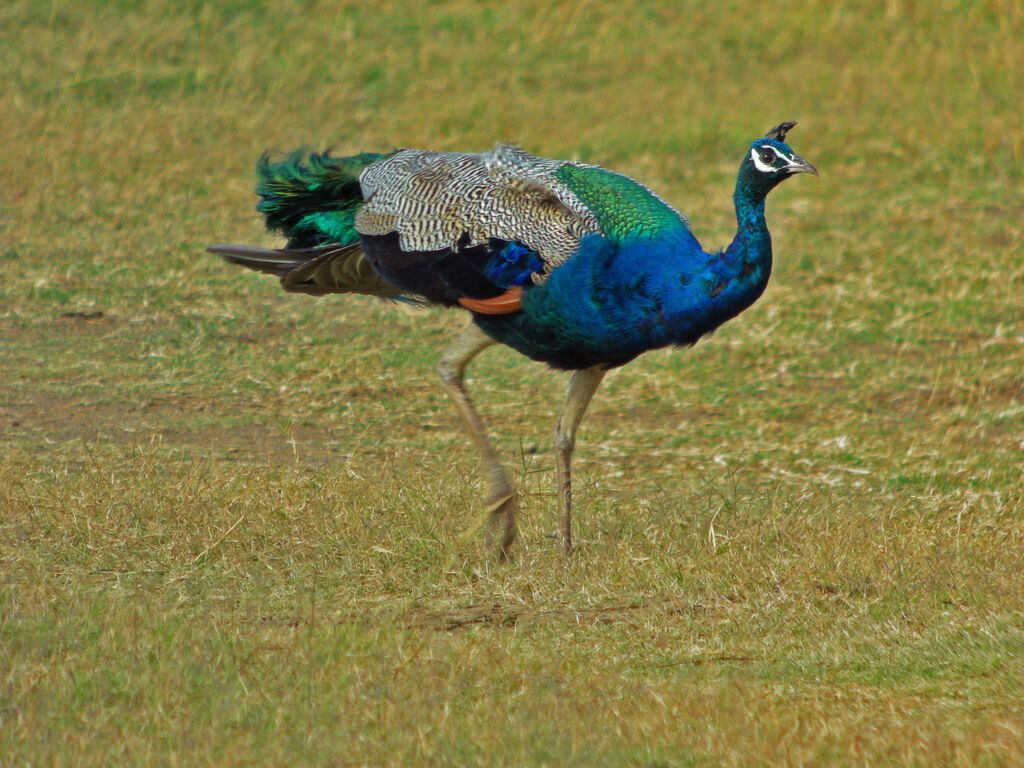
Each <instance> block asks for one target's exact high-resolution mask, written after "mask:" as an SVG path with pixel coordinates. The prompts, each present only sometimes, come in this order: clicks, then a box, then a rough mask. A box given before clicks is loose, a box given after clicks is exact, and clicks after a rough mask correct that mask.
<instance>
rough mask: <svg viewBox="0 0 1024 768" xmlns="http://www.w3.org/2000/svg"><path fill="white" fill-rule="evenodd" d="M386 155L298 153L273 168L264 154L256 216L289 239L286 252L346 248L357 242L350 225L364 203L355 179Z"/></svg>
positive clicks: (259, 172) (283, 159)
mask: <svg viewBox="0 0 1024 768" xmlns="http://www.w3.org/2000/svg"><path fill="white" fill-rule="evenodd" d="M390 154H392V153H388V154H376V153H372V152H364V153H362V154H359V155H353V156H351V157H333V156H332V155H331V154H330V152H324V153H322V154H319V153H309V154H307V153H306V152H305V151H304V150H298V151H296V152H292V153H291V154H289V155H286V156H285V157H284V158H282V159H281V160H279V161H276V162H272V161H271V160H270V158H269V156H268V155H266V154H264V155H263V156H262V157H261V158H260V161H259V164H258V166H257V174H258V176H259V183H258V184H257V186H256V193H257V194H258V195H259V196H260V202H259V203H258V204H257V205H256V210H258V211H259V212H260V213H262V214H263V215H264V217H265V218H266V223H267V229H269V230H270V231H272V232H280V233H282V234H283V235H284V236H285V237H287V238H288V247H289V248H310V247H313V246H317V245H325V244H327V243H338V244H340V245H350V244H352V243H354V242H356V240H358V237H359V236H358V234H357V233H356V230H355V226H354V225H353V220H354V219H355V214H356V209H357V208H358V207H359V206H360V205H361V204H362V202H363V197H362V193H361V192H360V188H359V173H360V171H362V170H363V168H365V167H366V166H367V165H370V164H371V163H374V162H376V161H378V160H381V159H383V158H385V157H389V156H390Z"/></svg>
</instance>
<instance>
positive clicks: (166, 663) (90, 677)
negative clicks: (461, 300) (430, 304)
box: [0, 0, 1024, 766]
mask: <svg viewBox="0 0 1024 768" xmlns="http://www.w3.org/2000/svg"><path fill="white" fill-rule="evenodd" d="M1018 6H1019V3H1012V2H1006V1H1004V0H985V1H984V2H977V3H959V2H942V3H937V4H933V5H928V6H925V5H921V6H920V7H918V6H917V5H915V4H913V3H902V2H893V1H887V2H882V1H881V0H878V1H877V2H873V1H872V2H869V1H867V0H864V1H863V2H856V3H853V4H847V5H846V6H836V5H835V4H831V5H829V4H820V3H819V4H813V3H812V4H809V5H806V6H804V7H787V8H785V9H780V8H779V7H777V6H769V5H764V4H758V3H753V2H748V1H747V0H735V1H731V2H722V3H718V4H715V5H713V6H712V5H709V4H701V3H696V2H682V3H667V2H664V3H663V2H651V3H642V4H634V5H629V4H623V3H621V2H619V3H612V2H605V1H604V0H601V1H599V2H589V3H567V4H565V3H563V4H551V3H547V4H545V3H540V2H534V1H533V0H529V1H528V2H515V3H505V4H504V5H501V6H500V7H498V6H495V5H491V4H479V3H468V2H465V1H464V0H446V1H444V2H427V1H426V0H424V1H423V2H419V1H418V0H417V1H416V2H402V3H399V2H391V1H390V0H388V1H386V2H383V3H378V4H376V5H375V6H371V5H368V4H365V3H364V4H355V3H342V4H340V5H339V4H333V5H331V4H317V3H307V2H285V3H276V4H269V3H259V2H233V3H206V2H187V3H175V4H172V3H167V2H159V1H158V2H149V3H136V2H119V3H110V2H78V3H69V2H59V1H58V2H45V3H44V2H36V1H35V0H13V2H7V3H5V4H3V5H2V7H0V72H2V74H3V77H0V114H2V115H3V116H4V119H3V120H0V145H2V146H3V147H4V151H3V152H2V153H0V175H2V178H3V193H2V194H0V512H2V514H0V670H3V673H2V674H0V764H2V765H37V764H53V765H111V764H116V765H120V764H124V765H168V764H179V765H200V766H201V765H217V766H230V765H254V764H266V765H278V764H292V765H325V764H326V765H375V766H376V765H459V766H465V765H531V766H532V765H538V766H539V765H588V766H590V765H637V766H639V765H643V766H723V765H725V766H758V765H766V766H767V765H773V766H774V765H864V764H868V765H884V764H894V765H920V766H933V765H950V766H1013V765H1019V764H1021V763H1024V747H1022V744H1024V739H1022V734H1024V707H1022V706H1021V703H1020V702H1021V701H1022V700H1024V691H1022V686H1021V680H1024V662H1022V659H1024V620H1022V618H1021V617H1022V616H1024V588H1022V582H1021V579H1020V573H1019V571H1020V567H1019V566H1020V553H1021V551H1022V548H1024V495H1022V492H1021V466H1022V463H1021V462H1022V450H1024V385H1022V383H1021V382H1022V379H1021V369H1022V363H1024V319H1022V314H1021V296H1022V294H1024V247H1022V245H1024V197H1022V195H1021V181H1022V173H1021V169H1022V160H1024V128H1022V124H1021V120H1020V109H1019V107H1020V99H1019V94H1020V93H1021V92H1022V90H1024V87H1022V83H1021V72H1024V58H1022V50H1024V49H1022V47H1021V44H1020V41H1021V39H1022V36H1024V11H1022V10H1021V9H1020V8H1019V7H1018ZM788 119H797V120H799V121H800V125H799V127H798V128H797V129H796V130H795V131H794V132H793V133H792V134H791V137H790V138H791V141H792V145H793V147H794V148H795V149H796V150H797V151H798V152H799V153H800V154H801V155H802V156H804V157H806V158H807V159H808V160H810V161H811V162H813V163H814V164H815V165H816V166H817V167H818V168H819V169H820V170H821V174H822V175H821V177H820V178H819V179H811V178H800V179H798V180H795V181H793V182H790V183H789V184H787V185H785V186H784V187H783V188H781V189H780V190H779V191H778V192H776V193H774V194H773V195H772V197H771V199H770V200H769V202H768V218H769V224H770V226H771V229H772V234H773V240H774V243H775V251H776V263H775V267H774V274H773V276H772V282H771V284H770V285H769V288H768V290H767V292H766V294H765V296H764V297H763V298H762V299H761V301H760V302H759V303H758V304H757V305H755V306H754V307H753V308H751V309H750V310H749V311H748V312H746V313H744V314H743V315H742V316H741V317H740V318H738V319H736V320H734V321H733V322H731V323H729V324H728V325H727V326H725V327H723V328H722V329H720V330H719V331H718V332H717V333H716V334H715V335H714V336H713V337H712V338H710V339H708V340H706V341H704V342H702V343H700V344H699V345H697V346H696V347H694V348H693V349H691V350H686V351H668V350H666V351H658V352H654V353H649V354H647V355H645V356H643V357H641V358H640V359H638V360H637V361H635V362H633V363H632V364H630V365H629V366H627V367H625V368H623V369H622V370H619V371H617V372H615V373H613V374H611V375H609V377H608V378H607V380H606V381H605V383H604V385H603V386H602V388H601V390H600V391H599V393H598V395H597V397H596V399H595V401H594V403H593V405H592V407H591V410H590V412H589V413H588V415H587V418H586V419H585V421H584V423H583V426H582V429H581V432H580V439H579V442H578V446H577V453H576V469H577V474H576V476H575V479H576V481H577V485H576V499H577V512H576V519H575V530H576V533H577V537H578V551H577V553H576V555H575V556H574V557H573V558H572V559H568V560H567V559H565V558H564V557H562V555H561V553H560V549H559V546H558V542H557V540H556V539H553V538H551V534H552V533H553V532H554V531H555V530H556V528H557V520H556V519H555V518H556V510H555V506H556V505H555V498H554V495H553V461H552V456H551V449H550V429H551V420H552V418H553V416H554V413H555V411H556V409H557V408H558V406H559V404H560V402H561V398H562V396H563V390H564V387H565V385H566V377H565V375H564V374H560V373H554V372H551V371H547V370H545V369H544V368H543V367H541V366H538V365H536V364H534V363H531V362H529V361H527V360H525V359H524V358H522V357H519V356H517V355H516V354H515V353H513V352H511V351H510V350H507V349H493V350H489V351H488V352H486V353H485V354H484V355H482V356H481V358H480V359H479V360H478V361H476V362H474V365H473V367H472V368H471V370H470V375H471V383H470V386H471V390H472V392H473V393H474V395H475V397H476V398H477V401H478V403H479V405H480V408H481V410H482V411H483V413H484V414H485V416H486V417H487V419H488V421H489V422H490V424H491V428H492V429H491V431H492V433H493V436H494V438H495V441H496V444H497V445H498V447H499V449H500V450H501V451H502V453H503V455H505V456H506V457H508V461H507V463H508V465H509V466H510V467H511V468H512V470H513V471H514V473H515V475H516V478H517V480H518V481H519V483H520V486H521V490H522V510H521V517H520V539H519V542H518V544H517V546H516V548H515V550H514V556H513V558H512V562H510V563H508V564H505V565H498V564H497V563H495V562H493V560H492V558H491V557H490V553H489V552H487V551H485V550H484V549H483V547H482V544H481V537H480V536H479V535H477V534H476V533H473V530H474V526H475V525H476V524H477V522H478V520H479V517H480V515H481V514H482V513H483V506H482V498H481V496H482V495H483V494H484V493H485V490H486V485H485V482H484V480H483V479H482V478H480V477H479V476H478V475H477V473H476V470H477V459H476V457H475V455H474V453H473V450H472V448H471V446H470V445H469V442H468V440H467V439H466V437H465V436H464V435H463V434H462V433H461V431H460V430H459V426H458V423H457V420H456V417H455V414H454V412H453V410H452V409H451V406H450V405H449V403H448V402H447V401H446V398H445V396H444V393H443V392H442V390H441V387H440V385H439V384H438V382H437V381H436V375H435V361H436V357H437V355H438V354H439V353H440V351H441V350H442V349H443V348H444V346H445V345H446V344H447V339H448V338H449V337H450V336H451V335H452V334H453V333H454V332H456V331H457V330H458V329H459V328H460V327H461V324H462V322H463V319H462V318H461V317H460V315H459V314H458V313H457V312H441V311H437V312H423V311H417V310H409V309H407V308H402V307H396V306H392V305H388V304H385V303H381V302H378V301H374V300H371V299H366V298H362V297H329V298H325V299H319V300H318V299H312V298H309V297H303V296H294V295H285V294H283V293H282V292H281V291H280V290H279V288H278V287H277V285H276V284H275V282H274V281H273V280H272V279H270V278H261V277H260V276H257V275H253V274H248V273H247V274H243V273H242V272H241V271H239V270H236V269H233V268H230V267H228V266H226V265H224V264H223V263H222V262H220V261H219V260H218V259H216V258H214V257H211V256H210V255H208V254H205V253H204V252H203V248H204V247H205V246H206V245H208V244H211V243H215V242H223V241H236V242H252V243H256V244H267V243H271V242H273V241H272V240H271V238H269V236H267V235H266V234H265V233H264V232H263V231H262V228H261V224H260V222H259V220H258V218H257V215H256V213H255V211H254V210H253V206H254V204H255V197H254V195H253V192H252V187H253V184H254V174H253V167H254V163H255V160H256V158H257V157H258V155H259V153H260V152H261V151H263V150H264V149H268V148H269V149H283V150H287V149H291V148H292V147H295V146H299V145H306V146H309V147H312V148H317V149H319V148H323V147H327V146H330V147H333V148H334V149H335V151H336V152H338V153H343V152H353V153H354V152H359V151H384V150H389V149H391V148H393V147H395V146H411V147H425V148H434V149H452V150H471V151H477V150H484V149H487V148H489V147H491V146H493V144H494V142H495V141H504V142H512V143H518V144H520V145H522V146H523V147H524V148H525V149H527V150H528V151H531V152H533V153H537V154H541V155H545V156H551V157H565V158H573V159H579V160H584V161H589V162H595V163H599V164H601V165H604V166H607V167H612V168H614V169H616V170H620V171H622V172H624V173H627V174H629V175H631V176H635V177H636V178H638V179H640V180H641V181H643V182H644V183H646V184H647V185H649V186H650V187H652V188H653V189H655V190H656V191H657V192H658V193H659V194H661V195H663V196H664V197H666V198H667V199H669V200H671V201H672V202H673V203H674V204H675V205H677V207H679V208H680V209H681V210H682V211H684V212H685V213H686V214H687V215H688V216H689V218H690V219H691V221H692V222H693V225H694V231H695V233H696V234H697V236H698V237H699V238H700V239H701V241H702V242H703V243H704V244H705V246H707V247H709V248H710V247H718V246H721V245H724V244H725V243H727V242H728V240H729V238H730V236H731V230H732V227H733V226H734V217H733V211H732V207H731V202H730V197H729V196H730V194H731V192H732V185H733V182H734V178H735V175H734V174H735V170H736V167H737V165H738V162H739V159H740V157H741V155H742V151H743V148H744V147H745V146H746V145H747V143H748V142H749V141H751V140H752V139H754V138H756V137H757V136H758V135H760V134H762V133H763V132H764V131H765V130H767V129H768V128H769V127H770V126H772V125H775V124H777V123H778V122H780V121H781V120H788ZM467 531H470V533H469V535H467V534H466V532H467Z"/></svg>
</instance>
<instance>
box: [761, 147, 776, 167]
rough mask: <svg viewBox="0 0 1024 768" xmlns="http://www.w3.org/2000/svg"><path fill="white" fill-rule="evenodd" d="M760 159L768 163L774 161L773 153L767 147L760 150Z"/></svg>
mask: <svg viewBox="0 0 1024 768" xmlns="http://www.w3.org/2000/svg"><path fill="white" fill-rule="evenodd" d="M761 161H762V162H764V163H769V164H770V163H774V162H775V153H774V152H772V151H770V150H767V149H766V150H762V151H761Z"/></svg>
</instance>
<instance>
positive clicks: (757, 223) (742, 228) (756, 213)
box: [725, 177, 772, 301]
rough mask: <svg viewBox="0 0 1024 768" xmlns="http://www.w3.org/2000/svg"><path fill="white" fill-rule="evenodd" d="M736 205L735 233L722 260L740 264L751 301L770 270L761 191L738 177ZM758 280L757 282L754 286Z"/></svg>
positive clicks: (770, 240)
mask: <svg viewBox="0 0 1024 768" xmlns="http://www.w3.org/2000/svg"><path fill="white" fill-rule="evenodd" d="M732 199H733V204H734V205H735V206H736V236H735V237H734V238H733V240H732V242H731V243H730V244H729V247H728V248H726V249H725V256H726V260H727V261H730V262H735V263H736V264H737V265H738V266H739V267H740V275H742V276H743V277H745V278H748V280H744V282H747V283H748V285H749V288H751V289H755V290H756V294H755V295H754V297H753V298H752V299H751V301H754V300H756V299H757V297H758V296H760V295H761V291H763V290H764V286H765V284H766V283H767V282H768V276H769V275H770V274H771V271H772V237H771V235H770V234H769V233H768V223H767V222H766V221H765V218H764V200H765V193H764V192H760V191H758V190H752V189H751V188H750V187H749V186H748V185H747V184H746V183H744V180H743V178H742V177H741V178H740V179H739V180H738V181H737V182H736V191H735V192H733V196H732ZM758 283H760V285H758Z"/></svg>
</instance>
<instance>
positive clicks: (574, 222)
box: [355, 145, 600, 300]
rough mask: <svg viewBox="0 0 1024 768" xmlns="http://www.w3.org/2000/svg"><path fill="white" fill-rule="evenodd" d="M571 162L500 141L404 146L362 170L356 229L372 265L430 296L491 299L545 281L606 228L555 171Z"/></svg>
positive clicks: (401, 282) (402, 283) (387, 277)
mask: <svg viewBox="0 0 1024 768" xmlns="http://www.w3.org/2000/svg"><path fill="white" fill-rule="evenodd" d="M565 164H566V163H564V162H559V161H554V160H545V159H543V158H538V157H533V156H532V155H528V154H526V153H525V152H522V151H521V150H518V149H514V148H511V147H505V146H500V145H499V146H498V147H497V148H496V149H495V150H494V151H493V152H489V153H484V154H469V153H465V154H462V153H442V152H426V151H420V150H401V151H399V152H396V153H395V154H394V155H392V156H391V157H389V158H387V159H385V160H381V161H380V162H377V163H374V164H373V165H371V166H369V167H367V168H366V169H364V170H363V172H362V173H361V175H360V178H359V181H360V184H361V186H362V193H363V197H364V199H365V200H366V202H365V204H364V205H363V206H361V207H360V209H359V211H358V212H357V214H356V218H355V228H356V231H358V232H359V235H360V241H361V243H362V245H363V249H364V251H365V252H366V254H367V257H368V259H369V260H370V262H371V264H372V265H373V267H374V268H375V269H376V270H377V271H378V272H379V273H380V274H381V275H382V276H384V277H385V279H387V280H388V281H391V282H395V283H396V284H397V285H400V286H402V287H403V288H405V289H406V290H416V291H418V292H420V294H421V295H425V296H427V297H428V298H438V299H447V300H451V299H457V298H461V297H463V296H470V297H474V298H486V297H488V296H493V295H497V294H498V293H501V292H502V291H503V290H505V289H507V288H508V287H510V286H513V285H523V284H525V283H528V282H535V283H539V282H543V280H544V278H545V277H546V276H547V274H548V273H549V272H550V271H551V270H552V269H554V268H555V267H557V266H558V265H559V264H561V263H562V262H564V261H565V260H566V259H568V258H569V256H570V255H572V253H573V252H574V251H575V250H576V248H577V246H578V244H579V240H580V238H581V237H583V236H584V235H586V234H589V233H593V232H599V231H600V229H599V227H598V223H597V220H596V218H595V217H594V215H593V214H592V213H591V211H590V210H589V209H588V208H587V206H586V205H584V204H583V203H582V202H581V201H580V200H579V199H578V198H577V197H576V195H574V194H573V193H572V192H571V191H570V190H569V189H568V187H567V186H566V185H565V184H564V183H562V182H561V181H560V180H559V179H558V177H557V176H556V173H557V171H558V169H559V168H561V167H562V166H564V165H565Z"/></svg>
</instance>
